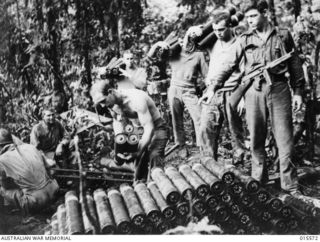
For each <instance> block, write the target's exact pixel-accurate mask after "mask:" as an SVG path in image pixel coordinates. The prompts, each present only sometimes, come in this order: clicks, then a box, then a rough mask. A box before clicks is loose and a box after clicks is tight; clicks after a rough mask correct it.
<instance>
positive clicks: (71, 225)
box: [65, 191, 84, 234]
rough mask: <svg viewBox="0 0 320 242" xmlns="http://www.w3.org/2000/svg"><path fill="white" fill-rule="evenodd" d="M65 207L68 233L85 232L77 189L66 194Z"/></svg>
mask: <svg viewBox="0 0 320 242" xmlns="http://www.w3.org/2000/svg"><path fill="white" fill-rule="evenodd" d="M65 207H66V218H67V228H68V234H83V233H84V226H83V220H82V214H81V210H80V203H79V199H78V197H77V194H76V192H75V191H69V192H67V193H66V194H65Z"/></svg>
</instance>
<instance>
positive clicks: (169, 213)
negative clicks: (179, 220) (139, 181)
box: [148, 182, 175, 220]
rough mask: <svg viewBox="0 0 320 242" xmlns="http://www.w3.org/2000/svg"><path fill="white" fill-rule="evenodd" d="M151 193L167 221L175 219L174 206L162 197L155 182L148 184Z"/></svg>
mask: <svg viewBox="0 0 320 242" xmlns="http://www.w3.org/2000/svg"><path fill="white" fill-rule="evenodd" d="M148 188H149V191H150V193H151V195H152V197H153V199H154V201H155V202H156V204H157V205H158V207H159V208H160V211H161V213H162V214H163V216H164V218H165V219H168V220H172V219H174V217H175V210H174V208H173V207H172V206H169V205H168V203H167V202H166V200H165V199H164V197H163V196H162V194H161V192H160V191H159V189H158V187H157V185H156V183H155V182H149V183H148Z"/></svg>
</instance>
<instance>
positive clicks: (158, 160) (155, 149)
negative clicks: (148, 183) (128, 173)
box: [134, 118, 169, 181]
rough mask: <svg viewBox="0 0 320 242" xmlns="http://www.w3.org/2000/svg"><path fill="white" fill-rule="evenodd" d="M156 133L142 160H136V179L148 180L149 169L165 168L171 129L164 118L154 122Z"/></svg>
mask: <svg viewBox="0 0 320 242" xmlns="http://www.w3.org/2000/svg"><path fill="white" fill-rule="evenodd" d="M154 127H155V129H154V133H153V137H152V140H151V142H150V145H149V146H148V148H147V149H146V150H145V152H144V154H143V155H142V157H141V158H140V159H136V160H135V165H134V166H135V174H134V179H135V180H136V181H138V180H144V179H147V178H148V173H149V168H150V169H151V168H152V167H156V166H163V160H164V152H165V148H166V145H167V142H168V140H169V129H168V126H167V124H166V123H165V121H164V120H163V119H162V118H159V119H157V120H156V121H155V122H154Z"/></svg>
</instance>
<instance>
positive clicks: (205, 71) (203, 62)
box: [199, 52, 208, 78]
mask: <svg viewBox="0 0 320 242" xmlns="http://www.w3.org/2000/svg"><path fill="white" fill-rule="evenodd" d="M199 67H200V73H201V75H202V77H203V78H204V77H206V76H207V74H208V63H207V62H206V58H205V56H204V53H203V52H201V54H200V58H199Z"/></svg>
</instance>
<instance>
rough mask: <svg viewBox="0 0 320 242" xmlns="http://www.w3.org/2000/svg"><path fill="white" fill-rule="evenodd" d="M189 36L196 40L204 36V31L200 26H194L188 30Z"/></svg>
mask: <svg viewBox="0 0 320 242" xmlns="http://www.w3.org/2000/svg"><path fill="white" fill-rule="evenodd" d="M186 35H187V36H189V37H191V38H194V37H198V36H201V35H202V29H201V27H200V26H192V27H190V28H189V29H188V31H187V33H186Z"/></svg>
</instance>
